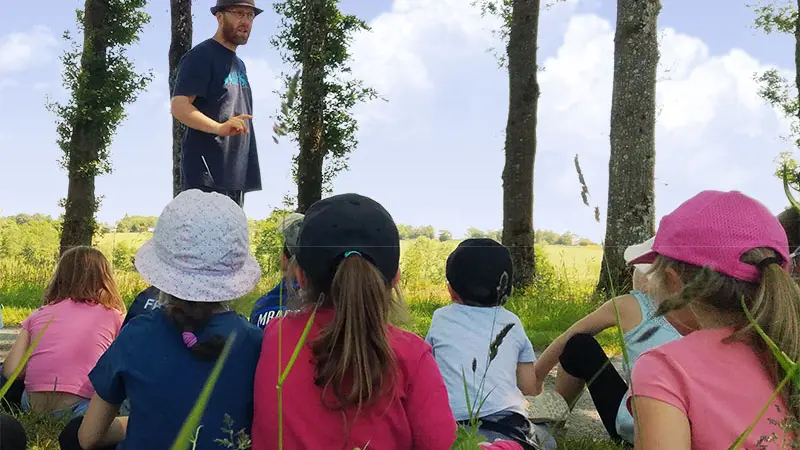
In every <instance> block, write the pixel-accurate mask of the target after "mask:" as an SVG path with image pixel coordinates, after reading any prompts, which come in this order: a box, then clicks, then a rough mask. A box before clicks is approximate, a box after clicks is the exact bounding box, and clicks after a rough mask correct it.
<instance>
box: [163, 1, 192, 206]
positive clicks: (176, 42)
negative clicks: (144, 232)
mask: <svg viewBox="0 0 800 450" xmlns="http://www.w3.org/2000/svg"><path fill="white" fill-rule="evenodd" d="M170 15H171V16H172V39H171V41H170V44H169V93H170V97H171V96H172V91H173V89H175V77H177V75H178V63H180V61H181V58H182V57H183V55H185V54H186V52H188V51H189V50H191V49H192V0H170ZM185 130H186V127H185V126H184V125H183V124H182V123H181V122H180V121H179V120H177V119H175V118H174V117H173V118H172V196H173V197H175V196H177V195H178V194H180V192H181V141H182V140H183V134H184V132H185Z"/></svg>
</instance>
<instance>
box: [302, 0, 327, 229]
mask: <svg viewBox="0 0 800 450" xmlns="http://www.w3.org/2000/svg"><path fill="white" fill-rule="evenodd" d="M325 3H326V2H325V0H306V11H307V12H306V17H305V29H306V35H305V46H304V48H303V55H302V60H303V63H302V66H303V69H302V78H301V80H300V133H299V134H300V154H299V155H298V156H297V210H298V212H300V213H305V212H306V210H307V209H308V208H309V207H310V206H311V205H312V204H314V202H316V201H318V200H319V199H321V198H322V163H323V161H324V160H325V147H324V146H325V142H324V139H323V136H324V134H323V133H324V131H323V125H324V123H323V112H324V108H325V96H326V95H327V92H326V89H325V60H324V58H323V56H324V47H325V40H326V38H327V36H328V29H327V20H326V17H325V15H326V8H325Z"/></svg>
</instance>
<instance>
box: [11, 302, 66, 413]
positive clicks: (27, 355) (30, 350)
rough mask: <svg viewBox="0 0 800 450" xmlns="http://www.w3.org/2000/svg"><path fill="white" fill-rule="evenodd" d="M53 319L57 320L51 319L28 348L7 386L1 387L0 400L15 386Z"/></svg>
mask: <svg viewBox="0 0 800 450" xmlns="http://www.w3.org/2000/svg"><path fill="white" fill-rule="evenodd" d="M53 319H55V316H53V317H50V320H48V321H47V323H46V324H45V325H44V327H42V331H40V332H39V334H37V335H36V338H34V339H33V343H31V345H30V346H28V349H27V350H26V351H25V354H24V355H23V356H22V361H20V363H19V365H18V366H17V368H16V369H14V372H13V373H12V374H11V376H10V377H9V378H8V380H6V382H5V384H3V386H2V387H0V400H2V399H3V397H5V395H6V393H7V392H8V390H9V389H11V385H12V384H14V381H16V380H17V377H19V374H20V373H22V370H23V369H24V368H25V365H26V364H28V360H29V359H30V358H31V355H32V354H33V351H34V350H35V349H36V346H37V345H39V340H41V339H42V335H44V332H45V331H47V327H49V326H50V324H51V323H53Z"/></svg>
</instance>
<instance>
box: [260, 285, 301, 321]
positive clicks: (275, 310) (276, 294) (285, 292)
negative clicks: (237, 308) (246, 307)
mask: <svg viewBox="0 0 800 450" xmlns="http://www.w3.org/2000/svg"><path fill="white" fill-rule="evenodd" d="M293 286H294V289H293V291H290V290H289V287H288V285H287V282H286V279H285V278H282V279H281V281H280V283H278V284H277V285H276V286H275V287H274V288H272V290H271V291H269V292H267V293H266V294H264V296H262V297H261V298H259V299H258V300H256V303H255V304H254V305H253V309H252V310H251V311H250V323H252V324H253V325H257V326H258V327H259V328H261V329H262V330H263V329H264V328H266V327H267V324H269V321H270V320H272V319H276V318H278V317H281V316H283V314H284V313H285V312H286V303H287V302H288V301H289V298H290V295H291V293H292V292H297V290H298V289H299V288H300V285H298V284H297V283H296V282H295V283H293Z"/></svg>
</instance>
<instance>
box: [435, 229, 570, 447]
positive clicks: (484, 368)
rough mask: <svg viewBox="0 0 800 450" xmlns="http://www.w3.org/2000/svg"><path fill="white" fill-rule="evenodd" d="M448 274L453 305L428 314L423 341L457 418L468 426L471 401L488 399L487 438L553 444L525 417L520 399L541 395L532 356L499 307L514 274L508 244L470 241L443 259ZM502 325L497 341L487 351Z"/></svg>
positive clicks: (483, 415) (517, 324)
mask: <svg viewBox="0 0 800 450" xmlns="http://www.w3.org/2000/svg"><path fill="white" fill-rule="evenodd" d="M446 275H447V282H448V290H449V291H450V298H451V299H452V303H451V304H450V305H448V306H445V307H443V308H440V309H438V310H436V311H435V312H434V313H433V319H432V320H431V327H430V330H429V331H428V335H427V337H426V338H425V340H426V341H427V342H428V343H429V344H430V345H431V347H433V356H434V358H435V359H436V362H437V364H438V366H439V370H440V371H441V373H442V376H443V378H444V380H445V384H446V385H447V391H448V396H449V398H450V407H451V409H452V410H453V415H454V416H455V418H456V420H457V421H458V422H460V423H463V424H466V423H467V422H468V421H469V420H470V414H471V413H473V414H474V413H475V412H476V411H470V408H469V404H473V405H478V404H480V403H481V402H482V401H483V400H484V398H485V402H484V403H483V405H482V407H481V409H480V411H478V416H479V418H480V421H481V426H480V429H479V432H480V433H481V434H482V435H483V436H484V437H486V438H487V439H488V440H489V441H493V440H495V439H512V440H514V441H516V442H517V443H519V444H520V445H522V446H523V447H524V448H526V449H530V448H537V449H552V448H555V441H554V440H553V438H552V436H550V434H549V433H548V432H547V429H546V428H544V427H540V426H538V425H533V424H532V423H531V422H530V421H529V420H528V418H527V403H528V402H527V399H526V398H525V396H526V395H536V394H538V392H536V390H537V386H538V385H537V383H536V376H535V373H534V371H533V363H534V361H535V360H536V354H535V353H534V351H533V346H532V345H531V341H530V340H529V339H528V336H527V335H526V334H525V330H524V328H523V326H522V322H521V321H520V320H519V317H517V316H516V315H515V314H514V313H512V312H511V311H509V310H507V309H506V308H504V307H503V305H504V304H505V303H506V301H507V300H508V298H509V296H510V295H511V285H512V281H513V277H514V267H513V264H512V262H511V255H510V253H509V251H508V249H507V248H506V247H504V246H503V245H501V244H500V243H498V242H497V241H494V240H492V239H467V240H465V241H463V242H462V243H461V244H459V245H458V247H456V249H455V250H454V251H453V253H451V254H450V256H449V257H448V258H447V267H446ZM501 330H502V331H504V332H505V333H506V334H505V336H504V338H503V340H502V343H501V344H500V345H499V347H496V348H495V349H493V350H490V343H492V342H493V341H495V339H496V336H497V335H498V334H500V333H501ZM484 377H485V379H484ZM465 382H466V389H467V391H468V392H469V400H467V398H466V396H465V394H464V389H465V386H464V383H465Z"/></svg>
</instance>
